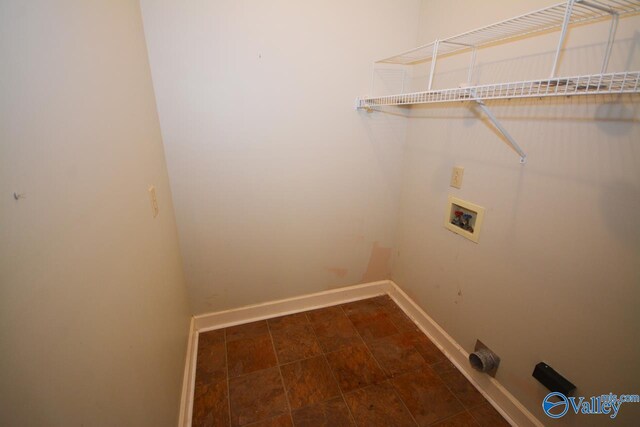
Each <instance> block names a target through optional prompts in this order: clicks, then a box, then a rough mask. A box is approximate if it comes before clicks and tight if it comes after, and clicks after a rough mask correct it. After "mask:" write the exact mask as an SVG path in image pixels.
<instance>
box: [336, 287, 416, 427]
mask: <svg viewBox="0 0 640 427" xmlns="http://www.w3.org/2000/svg"><path fill="white" fill-rule="evenodd" d="M374 298H375V297H374ZM369 299H372V298H369ZM363 301H364V300H363ZM376 305H378V303H376ZM378 306H379V305H378ZM340 308H341V309H342V312H343V313H344V315H345V316H347V319H349V322H351V325H352V326H353V329H355V331H356V334H358V336H359V337H360V339H361V340H362V342H363V343H364V347H365V348H366V349H367V351H368V352H369V354H370V355H371V358H372V359H373V360H374V361H375V362H376V364H377V365H378V367H379V368H380V370H381V371H382V373H383V374H385V376H386V372H385V371H386V370H385V369H383V368H382V365H381V364H380V362H379V361H378V359H376V357H375V356H374V354H373V352H372V351H371V349H370V348H369V345H368V344H367V341H366V340H365V339H364V338H363V337H362V335H361V334H360V331H359V330H358V328H356V325H355V324H354V323H353V321H352V320H351V318H350V317H349V315H348V314H347V312H346V311H344V307H343V306H342V305H340ZM394 326H395V325H394ZM396 329H398V328H396ZM398 332H399V331H398ZM391 378H392V375H391V373H389V376H388V378H386V379H385V380H384V381H383V382H386V383H388V384H389V386H391V390H392V391H393V393H394V394H395V395H396V397H397V398H398V400H400V402H401V403H402V406H403V407H404V409H406V410H407V412H408V413H409V416H410V417H411V420H412V421H413V422H414V423H415V425H416V426H418V427H419V426H420V424H418V421H416V419H415V417H414V416H413V414H412V413H411V411H410V410H409V408H407V405H406V403H404V400H402V397H400V396H399V395H398V392H397V391H396V389H395V387H394V386H393V383H392V382H391ZM373 385H376V383H372V384H369V385H368V386H373ZM368 386H366V387H368ZM366 387H362V388H366Z"/></svg>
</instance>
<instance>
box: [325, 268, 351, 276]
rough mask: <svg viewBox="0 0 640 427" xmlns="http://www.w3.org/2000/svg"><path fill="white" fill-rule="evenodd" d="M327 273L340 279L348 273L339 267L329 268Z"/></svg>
mask: <svg viewBox="0 0 640 427" xmlns="http://www.w3.org/2000/svg"><path fill="white" fill-rule="evenodd" d="M327 271H328V272H330V273H333V274H335V276H336V277H340V278H342V277H345V276H346V275H347V273H348V272H349V270H347V269H346V268H341V267H330V268H327Z"/></svg>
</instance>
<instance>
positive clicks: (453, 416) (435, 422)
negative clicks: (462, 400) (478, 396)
mask: <svg viewBox="0 0 640 427" xmlns="http://www.w3.org/2000/svg"><path fill="white" fill-rule="evenodd" d="M464 413H467V414H469V416H470V417H471V419H472V420H473V421H474V422H475V423H476V427H480V423H479V422H478V421H477V420H476V419H475V418H474V416H473V415H471V412H469V411H468V410H467V409H465V410H463V411H460V412H458V413H456V414H453V415H449V416H448V417H446V418H442V419H440V420H437V421H434V422H432V423H431V424H429V426H434V425H436V424H439V423H443V422H445V421H448V420H451V419H452V418H455V417H457V416H458V415H461V414H464ZM429 426H427V427H429Z"/></svg>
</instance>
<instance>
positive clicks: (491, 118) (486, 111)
mask: <svg viewBox="0 0 640 427" xmlns="http://www.w3.org/2000/svg"><path fill="white" fill-rule="evenodd" d="M471 94H472V95H473V100H474V101H475V103H476V105H477V106H478V107H480V109H481V110H482V111H483V112H484V114H485V115H486V116H487V117H488V118H489V121H491V123H493V126H495V128H496V129H497V130H498V132H500V134H501V135H502V136H504V138H505V139H506V140H507V142H508V143H509V145H511V148H513V149H514V150H515V152H516V153H518V154H519V155H520V163H525V162H526V161H527V155H526V153H525V152H524V151H523V150H522V148H520V145H518V143H517V142H516V140H515V139H513V137H512V136H511V134H510V133H509V132H507V130H506V129H505V128H504V126H502V123H500V120H498V119H497V118H496V116H494V115H493V112H491V110H490V109H489V107H487V106H486V105H485V104H484V101H483V100H482V99H480V98H478V97H477V96H476V92H475V91H474V90H471Z"/></svg>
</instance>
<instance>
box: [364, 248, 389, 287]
mask: <svg viewBox="0 0 640 427" xmlns="http://www.w3.org/2000/svg"><path fill="white" fill-rule="evenodd" d="M389 261H391V248H385V247H383V246H380V245H379V244H378V242H373V247H372V248H371V256H370V257H369V265H368V266H367V271H365V272H364V275H363V276H362V282H363V283H366V282H374V281H376V280H383V279H388V278H389V277H390V273H391V272H390V267H389Z"/></svg>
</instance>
